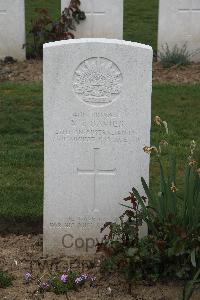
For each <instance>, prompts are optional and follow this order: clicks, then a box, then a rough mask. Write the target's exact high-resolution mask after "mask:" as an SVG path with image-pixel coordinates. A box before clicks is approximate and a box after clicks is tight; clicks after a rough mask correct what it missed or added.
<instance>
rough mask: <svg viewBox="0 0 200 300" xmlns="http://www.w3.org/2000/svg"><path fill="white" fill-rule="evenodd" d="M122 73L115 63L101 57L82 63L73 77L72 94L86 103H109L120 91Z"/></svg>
mask: <svg viewBox="0 0 200 300" xmlns="http://www.w3.org/2000/svg"><path fill="white" fill-rule="evenodd" d="M122 81H123V78H122V73H121V72H120V70H119V68H118V67H117V65H116V64H115V63H113V62H112V61H111V60H109V59H106V58H103V57H93V58H89V59H87V60H85V61H84V62H82V63H81V64H80V65H79V66H78V68H77V69H76V71H75V73H74V77H73V88H74V92H75V93H76V94H77V95H78V96H79V97H80V98H81V99H82V100H83V101H84V102H86V103H88V104H91V105H97V106H98V105H99V106H100V105H103V104H108V103H111V102H112V101H113V100H114V99H115V98H116V97H117V96H118V95H119V94H120V93H121V89H122Z"/></svg>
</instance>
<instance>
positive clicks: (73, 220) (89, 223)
mask: <svg viewBox="0 0 200 300" xmlns="http://www.w3.org/2000/svg"><path fill="white" fill-rule="evenodd" d="M106 221H107V220H106V219H105V218H102V217H94V216H82V217H67V218H66V220H65V222H55V221H52V222H50V223H49V227H50V228H51V229H57V230H59V229H64V230H70V229H79V230H82V231H85V230H89V229H91V230H92V229H94V227H96V228H98V229H99V230H100V228H102V227H103V224H105V222H106Z"/></svg>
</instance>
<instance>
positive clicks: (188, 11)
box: [178, 4, 200, 37]
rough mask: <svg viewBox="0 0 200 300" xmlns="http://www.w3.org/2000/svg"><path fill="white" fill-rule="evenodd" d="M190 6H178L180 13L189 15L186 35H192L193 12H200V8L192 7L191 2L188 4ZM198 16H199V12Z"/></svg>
mask: <svg viewBox="0 0 200 300" xmlns="http://www.w3.org/2000/svg"><path fill="white" fill-rule="evenodd" d="M190 5H191V6H190V7H189V8H180V9H179V10H178V11H179V12H180V13H181V14H186V16H188V17H189V22H187V20H186V22H187V23H188V34H187V35H188V37H191V36H192V23H193V14H197V13H200V8H194V7H193V6H192V4H190ZM199 17H200V14H199Z"/></svg>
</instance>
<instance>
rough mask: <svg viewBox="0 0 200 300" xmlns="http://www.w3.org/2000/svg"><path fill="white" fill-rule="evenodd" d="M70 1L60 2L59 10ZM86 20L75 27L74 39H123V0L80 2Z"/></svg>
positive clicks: (89, 0) (62, 0)
mask: <svg viewBox="0 0 200 300" xmlns="http://www.w3.org/2000/svg"><path fill="white" fill-rule="evenodd" d="M69 3H70V0H61V9H62V11H63V9H64V8H65V7H67V6H69ZM81 10H83V11H84V12H85V13H86V17H87V18H86V20H85V21H82V22H81V23H80V25H77V27H76V32H75V37H76V38H112V39H123V0H82V1H81Z"/></svg>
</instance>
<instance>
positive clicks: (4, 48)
mask: <svg viewBox="0 0 200 300" xmlns="http://www.w3.org/2000/svg"><path fill="white" fill-rule="evenodd" d="M24 44H25V8H24V0H0V59H4V58H5V57H6V56H12V57H13V58H15V59H18V60H24V59H25V58H26V54H25V48H23V45H24Z"/></svg>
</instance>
